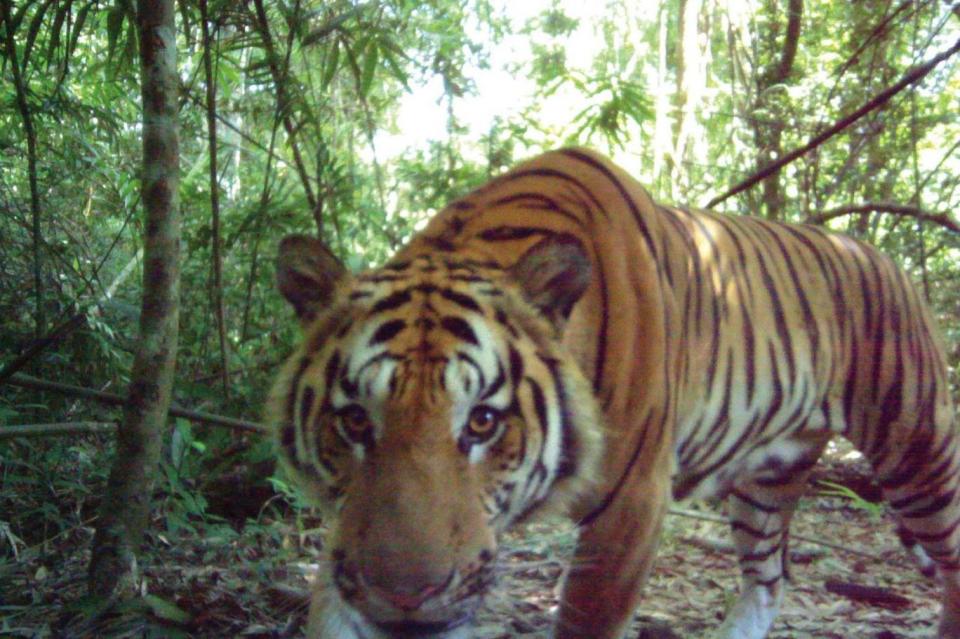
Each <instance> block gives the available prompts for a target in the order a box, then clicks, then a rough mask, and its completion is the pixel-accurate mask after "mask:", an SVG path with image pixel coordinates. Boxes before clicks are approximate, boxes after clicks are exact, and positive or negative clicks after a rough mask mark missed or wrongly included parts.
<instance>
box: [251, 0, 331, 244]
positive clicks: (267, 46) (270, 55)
mask: <svg viewBox="0 0 960 639" xmlns="http://www.w3.org/2000/svg"><path fill="white" fill-rule="evenodd" d="M253 5H254V9H255V16H254V17H255V18H256V28H257V31H259V33H260V39H261V41H262V42H263V48H264V50H265V51H266V54H267V66H268V67H269V68H270V75H271V76H273V84H274V86H275V87H276V88H277V105H278V110H279V111H280V113H282V114H283V128H284V129H285V130H286V131H287V140H288V141H289V143H290V151H291V152H292V153H293V162H294V165H295V166H296V169H297V174H298V175H299V176H300V182H301V183H302V184H303V190H304V193H305V194H306V196H307V203H308V204H309V205H310V210H311V212H312V213H313V214H314V215H316V213H317V198H316V195H314V193H313V187H312V186H311V185H310V177H309V176H308V175H307V168H306V165H305V164H304V162H303V157H302V156H301V155H300V147H299V145H298V144H297V127H296V125H295V124H294V122H293V118H292V117H291V116H290V111H291V109H290V106H291V100H290V97H289V95H288V93H287V84H286V74H285V71H286V70H284V72H281V69H280V65H279V64H277V60H278V57H277V53H276V48H275V47H274V45H273V36H271V35H270V23H269V21H268V20H267V11H266V9H264V6H263V0H254V3H253ZM322 230H323V225H322V220H317V232H318V233H320V232H322Z"/></svg>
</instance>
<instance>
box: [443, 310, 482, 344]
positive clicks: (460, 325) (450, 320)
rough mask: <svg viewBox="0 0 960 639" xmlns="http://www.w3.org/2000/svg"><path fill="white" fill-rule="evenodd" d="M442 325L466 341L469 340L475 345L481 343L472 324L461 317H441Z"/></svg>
mask: <svg viewBox="0 0 960 639" xmlns="http://www.w3.org/2000/svg"><path fill="white" fill-rule="evenodd" d="M440 326H442V327H443V328H444V330H446V331H447V332H449V333H452V334H453V335H454V336H456V337H457V338H459V339H461V340H463V341H464V342H469V343H471V344H473V345H474V346H479V344H480V342H479V341H478V340H477V335H476V333H474V332H473V328H471V327H470V324H469V323H468V322H467V321H466V320H465V319H463V318H461V317H455V316H453V315H447V316H445V317H441V318H440Z"/></svg>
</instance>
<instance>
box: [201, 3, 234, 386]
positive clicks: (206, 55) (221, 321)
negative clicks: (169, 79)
mask: <svg viewBox="0 0 960 639" xmlns="http://www.w3.org/2000/svg"><path fill="white" fill-rule="evenodd" d="M209 18H210V17H209V15H208V14H207V0H200V22H201V23H202V25H203V27H202V28H203V71H204V74H205V75H206V79H207V140H208V146H209V147H210V221H211V223H210V244H211V246H212V248H213V251H212V252H213V307H214V309H213V310H214V314H215V315H216V316H217V336H218V337H219V342H220V381H221V383H222V385H223V396H224V398H228V397H229V396H230V356H229V354H228V352H227V322H226V319H225V317H224V312H223V256H222V255H221V251H220V249H221V241H220V182H219V180H218V179H217V85H216V79H215V78H214V75H213V63H212V62H211V60H210V58H211V55H210V46H211V41H210V19H209Z"/></svg>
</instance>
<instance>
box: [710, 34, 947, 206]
mask: <svg viewBox="0 0 960 639" xmlns="http://www.w3.org/2000/svg"><path fill="white" fill-rule="evenodd" d="M958 51H960V39H958V40H957V41H956V42H955V43H954V44H953V46H952V47H950V48H949V49H947V50H946V51H944V52H942V53H940V54H938V55H936V56H934V57H933V58H931V59H930V60H928V61H927V62H924V63H923V64H921V65H920V66H918V67H914V68H913V69H911V70H910V71H908V72H907V73H905V74H904V76H903V77H902V78H900V80H899V81H898V82H897V83H896V84H894V85H892V86H890V87H887V88H886V89H884V90H883V91H881V92H880V93H878V94H877V95H876V96H874V97H873V98H871V99H870V100H869V101H867V103H866V104H864V105H863V106H861V107H860V108H859V109H857V110H856V111H854V112H853V113H851V114H849V115H847V116H845V117H843V118H841V119H840V120H839V121H838V122H836V123H835V124H834V125H833V126H831V127H830V128H828V129H827V130H826V131H823V132H822V133H819V134H817V135H815V136H813V137H812V138H811V139H810V141H809V142H807V143H806V144H804V145H803V146H802V147H800V148H799V149H794V150H793V151H791V152H790V153H787V154H786V155H784V156H783V157H782V158H780V159H779V160H777V161H776V162H773V163H771V164H768V165H767V166H765V167H764V168H762V169H760V170H759V171H757V172H756V173H754V174H753V175H751V176H750V177H748V178H747V179H745V180H743V181H742V182H740V183H739V184H737V185H736V186H734V187H733V188H731V189H730V190H728V191H727V192H726V193H724V194H723V195H718V196H717V197H715V198H713V199H712V200H710V201H709V202H708V203H707V208H708V209H709V208H713V207H714V206H716V205H717V204H719V203H720V202H723V201H724V200H726V199H727V198H729V197H732V196H734V195H736V194H737V193H739V192H741V191H746V190H747V189H749V188H750V187H751V186H753V185H754V184H756V183H757V182H760V181H762V180H763V179H764V178H766V177H768V176H770V175H772V174H774V173H776V172H777V171H779V170H780V169H782V168H783V167H784V166H786V165H787V164H790V163H791V162H793V161H794V160H796V159H797V158H799V157H800V156H802V155H805V154H806V153H808V152H809V151H812V150H813V149H815V148H817V147H818V146H820V145H821V144H823V143H824V142H826V141H827V140H829V139H830V138H832V137H833V136H835V135H836V134H838V133H840V132H841V131H843V130H844V129H846V128H847V127H848V126H850V125H851V124H853V123H855V122H856V121H857V120H859V119H860V118H862V117H863V116H865V115H867V114H868V113H870V112H871V111H875V110H876V109H879V108H880V107H882V106H883V105H885V104H886V103H887V102H889V101H890V99H891V98H892V97H893V96H895V95H897V94H898V93H900V92H901V91H903V90H904V89H906V88H907V87H908V86H910V85H911V84H916V83H917V82H919V81H920V80H922V79H923V78H925V77H926V76H927V74H929V73H930V72H931V71H933V70H934V69H935V68H936V67H937V65H938V64H940V63H941V62H943V61H944V60H946V59H947V58H950V57H951V56H953V55H954V54H955V53H957V52H958Z"/></svg>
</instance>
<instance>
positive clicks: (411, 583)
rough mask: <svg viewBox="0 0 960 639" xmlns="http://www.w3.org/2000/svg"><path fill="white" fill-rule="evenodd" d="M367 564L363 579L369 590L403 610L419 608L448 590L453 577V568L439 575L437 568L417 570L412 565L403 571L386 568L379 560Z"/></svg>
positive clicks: (408, 610) (410, 610)
mask: <svg viewBox="0 0 960 639" xmlns="http://www.w3.org/2000/svg"><path fill="white" fill-rule="evenodd" d="M378 564H379V565H378ZM366 568H367V569H365V570H363V581H364V582H365V583H366V585H367V588H368V589H369V592H370V593H371V594H373V595H375V596H376V597H377V598H379V599H381V600H383V601H384V602H385V603H387V604H389V605H390V606H392V607H393V608H396V609H398V610H401V611H403V612H413V611H414V610H418V609H419V608H420V607H421V606H422V605H423V604H424V603H425V602H426V601H427V600H429V599H431V598H433V597H436V596H437V595H439V594H441V593H442V592H443V591H444V590H446V589H447V587H448V586H449V585H450V583H451V582H452V581H453V571H450V572H449V573H447V574H446V576H444V577H438V576H437V573H436V572H435V571H432V570H417V569H416V568H414V567H411V566H407V567H406V569H405V570H403V571H402V572H399V571H385V570H383V568H384V566H383V565H382V564H380V563H379V562H377V563H375V564H374V566H370V567H366ZM370 568H372V569H370Z"/></svg>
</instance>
